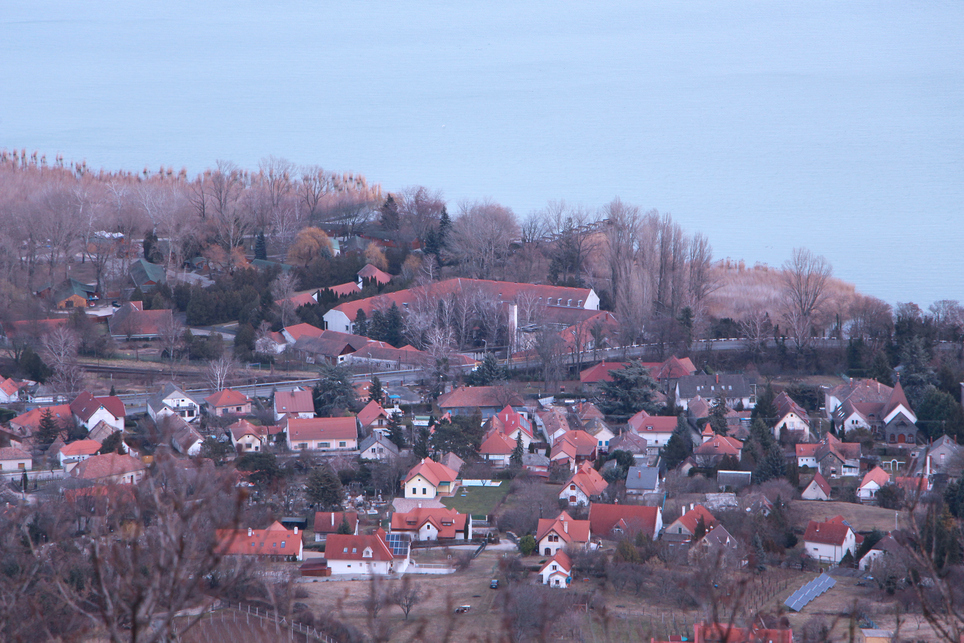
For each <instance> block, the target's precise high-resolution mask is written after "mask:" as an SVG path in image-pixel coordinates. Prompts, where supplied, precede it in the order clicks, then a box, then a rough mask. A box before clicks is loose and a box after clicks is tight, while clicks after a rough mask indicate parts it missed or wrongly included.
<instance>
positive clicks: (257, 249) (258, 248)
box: [254, 230, 268, 261]
mask: <svg viewBox="0 0 964 643" xmlns="http://www.w3.org/2000/svg"><path fill="white" fill-rule="evenodd" d="M254 258H255V259H261V260H263V261H267V259H268V242H267V241H265V238H264V230H258V238H257V239H255V242H254Z"/></svg>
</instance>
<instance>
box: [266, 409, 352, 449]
mask: <svg viewBox="0 0 964 643" xmlns="http://www.w3.org/2000/svg"><path fill="white" fill-rule="evenodd" d="M284 426H285V433H286V434H287V440H288V448H289V449H291V450H292V451H303V450H306V449H312V450H317V451H354V450H356V449H357V448H358V420H357V419H356V418H355V416H354V415H349V416H347V417H336V418H310V419H302V418H292V417H289V418H288V419H287V421H286V422H285V425H284Z"/></svg>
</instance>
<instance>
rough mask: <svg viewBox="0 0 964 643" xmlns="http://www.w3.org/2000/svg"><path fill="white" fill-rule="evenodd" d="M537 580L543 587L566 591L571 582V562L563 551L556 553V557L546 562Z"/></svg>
mask: <svg viewBox="0 0 964 643" xmlns="http://www.w3.org/2000/svg"><path fill="white" fill-rule="evenodd" d="M539 578H541V579H542V584H543V585H548V586H549V587H558V588H559V589H567V588H568V587H569V583H570V582H571V581H572V561H571V560H570V559H569V556H568V555H567V554H566V552H564V551H558V552H556V555H555V556H553V557H552V558H550V559H549V560H547V561H546V564H545V565H543V566H542V569H540V570H539Z"/></svg>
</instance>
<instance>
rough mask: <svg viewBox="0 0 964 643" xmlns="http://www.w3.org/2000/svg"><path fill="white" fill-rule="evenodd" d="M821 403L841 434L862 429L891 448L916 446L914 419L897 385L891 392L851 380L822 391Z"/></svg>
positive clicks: (882, 386) (870, 382)
mask: <svg viewBox="0 0 964 643" xmlns="http://www.w3.org/2000/svg"><path fill="white" fill-rule="evenodd" d="M824 401H825V404H826V409H827V415H828V418H829V419H830V420H831V421H832V422H833V423H834V426H836V427H837V428H838V431H839V432H840V433H841V434H842V433H843V432H844V431H852V430H855V429H866V430H868V431H872V432H874V433H875V435H877V436H878V437H879V438H880V439H882V440H885V441H886V442H888V443H891V444H910V445H914V444H916V442H917V426H916V423H917V416H916V415H915V414H914V412H913V410H912V409H911V408H910V404H909V403H908V402H907V397H906V396H905V395H904V389H903V387H902V386H901V384H900V382H899V381H898V382H897V384H896V385H894V387H893V388H891V387H889V386H887V385H885V384H881V383H880V382H878V381H876V380H867V379H853V380H850V381H849V382H847V383H845V384H841V385H840V386H836V387H834V388H832V389H830V390H828V391H825V392H824Z"/></svg>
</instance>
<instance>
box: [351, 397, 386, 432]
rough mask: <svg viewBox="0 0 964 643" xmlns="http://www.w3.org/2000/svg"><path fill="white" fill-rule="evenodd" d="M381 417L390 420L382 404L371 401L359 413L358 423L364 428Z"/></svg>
mask: <svg viewBox="0 0 964 643" xmlns="http://www.w3.org/2000/svg"><path fill="white" fill-rule="evenodd" d="M379 417H383V418H385V419H386V420H387V419H388V411H386V410H385V409H384V408H383V407H382V405H381V404H379V403H378V402H376V401H375V400H372V401H370V402H369V403H368V404H366V405H365V408H363V409H362V410H361V411H359V412H358V421H359V423H361V425H362V428H364V427H366V426H368V425H369V424H371V423H372V422H374V421H375V420H377V419H378V418H379Z"/></svg>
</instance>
